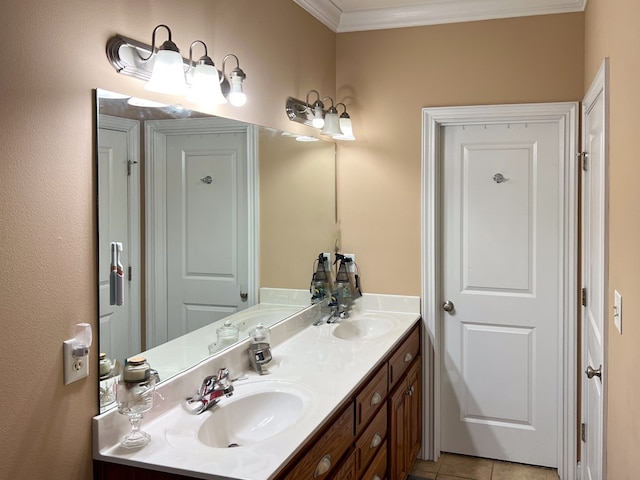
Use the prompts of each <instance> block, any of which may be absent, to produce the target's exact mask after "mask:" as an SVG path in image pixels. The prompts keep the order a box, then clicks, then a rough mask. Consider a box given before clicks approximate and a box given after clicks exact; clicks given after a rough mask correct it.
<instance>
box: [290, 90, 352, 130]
mask: <svg viewBox="0 0 640 480" xmlns="http://www.w3.org/2000/svg"><path fill="white" fill-rule="evenodd" d="M312 95H315V97H316V100H315V101H313V102H311V101H310V99H309V97H310V96H312ZM327 99H328V100H329V101H330V102H331V106H330V107H329V108H328V109H326V110H325V106H324V105H325V104H324V103H323V102H325V100H327ZM340 105H342V107H343V108H344V111H343V113H342V114H341V115H338V109H337V107H338V106H340ZM285 111H286V112H287V116H288V117H289V120H291V121H293V122H298V123H302V124H304V125H308V126H310V127H315V128H319V129H322V131H321V132H320V133H321V134H322V135H329V136H331V137H332V138H333V139H335V140H355V137H354V136H353V126H352V123H351V117H350V116H349V114H348V113H347V107H346V105H345V104H344V103H338V104H336V105H334V102H333V98H331V97H329V96H326V97H320V94H319V93H318V91H317V90H309V92H307V96H306V99H305V101H302V100H298V99H296V98H293V97H289V98H288V99H287V102H286V105H285Z"/></svg>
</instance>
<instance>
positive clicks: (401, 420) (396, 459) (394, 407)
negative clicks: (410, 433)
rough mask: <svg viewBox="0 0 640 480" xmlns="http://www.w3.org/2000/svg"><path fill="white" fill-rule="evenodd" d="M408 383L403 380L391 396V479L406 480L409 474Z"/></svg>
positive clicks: (389, 471)
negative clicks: (407, 464) (407, 460)
mask: <svg viewBox="0 0 640 480" xmlns="http://www.w3.org/2000/svg"><path fill="white" fill-rule="evenodd" d="M406 398H407V384H406V380H403V381H402V382H400V383H399V384H398V385H397V388H396V389H395V391H394V392H393V394H392V395H391V397H390V398H389V402H388V404H389V431H388V433H387V436H388V438H389V443H388V445H389V470H388V474H389V480H404V479H405V478H406V476H407V473H408V471H407V467H406V465H405V463H406V460H405V459H406V458H407V431H406V423H405V419H406V413H405V409H406V408H407V401H406Z"/></svg>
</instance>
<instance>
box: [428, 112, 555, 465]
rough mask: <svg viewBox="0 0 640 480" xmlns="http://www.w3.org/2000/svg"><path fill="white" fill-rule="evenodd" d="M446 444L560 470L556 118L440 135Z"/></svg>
mask: <svg viewBox="0 0 640 480" xmlns="http://www.w3.org/2000/svg"><path fill="white" fill-rule="evenodd" d="M442 135H443V137H442V140H441V145H442V146H443V148H444V152H443V159H444V161H443V165H442V169H443V170H442V171H443V183H442V201H443V205H442V238H441V245H442V246H443V253H442V287H441V288H442V290H441V292H442V301H445V300H447V301H450V302H452V304H453V306H454V309H453V310H452V311H449V312H443V316H442V326H441V332H442V335H443V337H442V342H443V343H442V345H443V349H442V358H441V398H440V405H441V422H442V423H441V428H440V431H441V439H440V440H441V450H442V451H446V452H454V453H461V454H467V455H476V456H481V457H487V458H495V459H501V460H508V461H515V462H522V463H528V464H535V465H544V466H550V467H557V466H558V460H559V459H558V436H559V435H558V432H559V428H558V425H559V422H560V420H559V411H558V410H559V408H558V404H559V398H560V396H559V391H558V388H559V379H560V378H561V365H560V360H559V359H560V351H559V350H560V345H561V341H560V332H561V329H562V318H561V313H560V312H561V310H562V309H561V306H560V305H559V301H560V298H561V288H562V286H561V279H562V272H563V270H562V269H563V262H562V256H561V252H562V245H563V243H562V239H561V238H560V237H561V233H560V232H561V222H562V218H561V215H562V205H563V199H562V198H561V189H560V185H559V184H560V178H562V175H561V172H562V169H563V165H562V163H563V161H564V158H563V150H562V147H561V141H562V139H561V138H560V129H559V128H558V123H557V122H556V121H554V122H551V121H550V122H548V123H545V122H539V123H535V122H532V123H525V122H524V121H522V122H511V123H509V124H506V123H505V124H488V125H466V126H446V127H444V128H443V130H442Z"/></svg>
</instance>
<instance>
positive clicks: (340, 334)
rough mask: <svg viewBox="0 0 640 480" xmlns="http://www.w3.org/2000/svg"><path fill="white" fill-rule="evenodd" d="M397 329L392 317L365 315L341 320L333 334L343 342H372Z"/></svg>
mask: <svg viewBox="0 0 640 480" xmlns="http://www.w3.org/2000/svg"><path fill="white" fill-rule="evenodd" d="M395 327H396V321H395V320H394V319H393V318H392V317H388V316H385V315H377V314H364V315H359V316H357V317H353V318H346V319H344V320H340V323H338V325H337V326H336V327H335V328H334V329H333V331H332V332H331V333H332V334H333V336H334V337H337V338H340V339H342V340H371V339H373V338H377V337H380V336H382V335H386V334H387V333H389V332H390V331H391V330H393V329H394V328H395Z"/></svg>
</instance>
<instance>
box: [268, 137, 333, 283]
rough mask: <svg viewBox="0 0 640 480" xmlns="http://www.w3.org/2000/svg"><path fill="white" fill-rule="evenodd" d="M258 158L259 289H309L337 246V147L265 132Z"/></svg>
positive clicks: (327, 143)
mask: <svg viewBox="0 0 640 480" xmlns="http://www.w3.org/2000/svg"><path fill="white" fill-rule="evenodd" d="M259 158H260V224H261V228H260V252H261V253H263V254H261V255H260V286H261V287H274V288H296V289H299V288H308V287H309V284H310V283H311V275H312V272H313V269H312V268H313V262H314V260H315V258H317V255H318V254H319V253H321V252H333V246H334V243H335V235H336V232H335V218H336V215H335V163H336V162H335V144H334V143H331V142H298V141H296V140H294V139H293V138H291V137H282V136H280V135H279V134H276V135H271V136H270V135H267V134H263V133H261V134H260V151H259ZM311 252H313V253H312V254H311V255H310V253H311ZM314 255H316V256H315V257H314Z"/></svg>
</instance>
